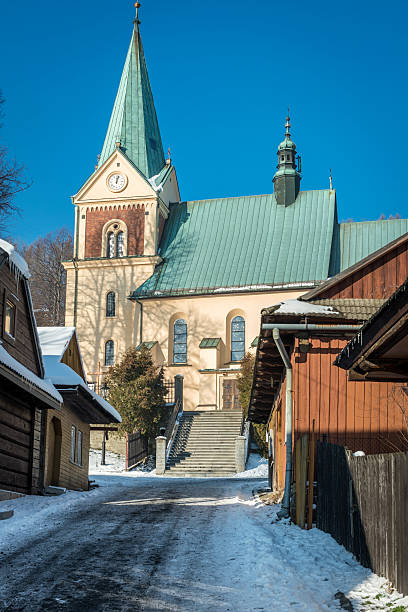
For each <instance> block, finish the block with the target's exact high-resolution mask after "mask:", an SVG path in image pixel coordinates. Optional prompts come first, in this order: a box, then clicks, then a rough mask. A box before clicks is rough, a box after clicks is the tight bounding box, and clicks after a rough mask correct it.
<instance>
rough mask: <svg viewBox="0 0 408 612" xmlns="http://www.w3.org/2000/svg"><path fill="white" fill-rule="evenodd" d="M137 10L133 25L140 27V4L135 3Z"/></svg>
mask: <svg viewBox="0 0 408 612" xmlns="http://www.w3.org/2000/svg"><path fill="white" fill-rule="evenodd" d="M135 9H136V17H135V19H134V21H133V23H134V24H137V25H139V23H140V21H139V9H140V2H135Z"/></svg>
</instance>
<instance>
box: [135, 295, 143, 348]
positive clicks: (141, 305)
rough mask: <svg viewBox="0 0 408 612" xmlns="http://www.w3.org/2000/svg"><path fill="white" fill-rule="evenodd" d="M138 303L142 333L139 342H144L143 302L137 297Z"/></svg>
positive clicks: (140, 332) (140, 330) (140, 331)
mask: <svg viewBox="0 0 408 612" xmlns="http://www.w3.org/2000/svg"><path fill="white" fill-rule="evenodd" d="M136 304H139V309H140V310H139V316H140V320H139V334H140V341H139V344H142V342H143V303H142V302H140V301H139V300H138V299H137V298H136Z"/></svg>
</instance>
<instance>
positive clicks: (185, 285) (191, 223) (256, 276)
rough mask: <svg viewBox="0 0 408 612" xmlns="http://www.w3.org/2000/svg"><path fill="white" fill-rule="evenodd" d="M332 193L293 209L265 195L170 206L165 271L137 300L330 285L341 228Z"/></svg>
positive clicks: (302, 198) (303, 196)
mask: <svg viewBox="0 0 408 612" xmlns="http://www.w3.org/2000/svg"><path fill="white" fill-rule="evenodd" d="M335 210H336V197H335V193H334V192H333V191H330V190H321V191H303V192H300V193H299V195H298V197H297V199H296V201H295V202H294V203H293V204H292V205H291V206H287V207H285V206H278V205H277V203H276V199H275V196H274V195H273V194H272V195H259V196H245V197H235V198H222V199H217V200H203V201H195V202H181V203H177V204H172V205H171V206H170V215H169V218H168V220H167V222H166V226H165V229H164V232H163V236H162V239H161V243H160V256H161V257H162V258H163V262H162V263H161V264H159V265H158V266H157V267H156V269H155V272H154V274H153V276H152V277H151V278H149V279H148V280H147V281H146V282H145V283H143V285H141V286H140V287H139V288H138V289H136V291H135V292H134V293H133V296H134V297H138V296H140V297H143V296H146V297H147V296H149V297H153V296H166V295H183V294H184V295H185V294H194V293H224V292H230V291H236V292H239V291H262V290H263V291H266V290H268V289H270V288H271V287H276V286H284V287H285V286H287V285H289V286H293V284H294V283H295V284H299V285H300V286H311V285H312V284H313V283H314V282H315V281H316V282H319V281H321V280H323V279H326V278H327V276H328V272H329V261H330V251H331V244H332V236H333V226H334V223H335V218H336V216H335Z"/></svg>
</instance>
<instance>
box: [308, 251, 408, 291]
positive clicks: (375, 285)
mask: <svg viewBox="0 0 408 612" xmlns="http://www.w3.org/2000/svg"><path fill="white" fill-rule="evenodd" d="M407 277H408V244H407V243H405V244H403V245H400V246H399V247H397V248H395V249H394V250H393V251H391V252H390V253H387V254H386V255H383V256H382V257H380V258H379V259H378V261H376V262H373V263H371V264H370V265H368V266H366V267H364V268H362V269H361V270H359V271H358V272H355V273H354V274H352V275H351V276H349V277H347V278H345V279H344V280H343V281H341V282H339V283H336V285H334V286H333V287H331V288H329V289H327V291H324V292H322V293H321V294H320V295H319V299H323V298H366V299H382V298H389V297H390V296H391V295H392V294H393V293H394V291H396V290H397V289H398V287H400V286H401V285H402V283H404V282H405V281H406V279H407Z"/></svg>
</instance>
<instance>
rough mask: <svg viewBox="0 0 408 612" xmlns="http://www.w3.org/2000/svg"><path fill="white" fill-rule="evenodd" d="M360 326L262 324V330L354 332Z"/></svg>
mask: <svg viewBox="0 0 408 612" xmlns="http://www.w3.org/2000/svg"><path fill="white" fill-rule="evenodd" d="M360 328H361V325H319V324H317V323H262V329H273V330H275V329H277V330H280V329H281V330H282V331H283V330H285V331H324V332H326V331H356V330H359V329H360Z"/></svg>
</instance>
